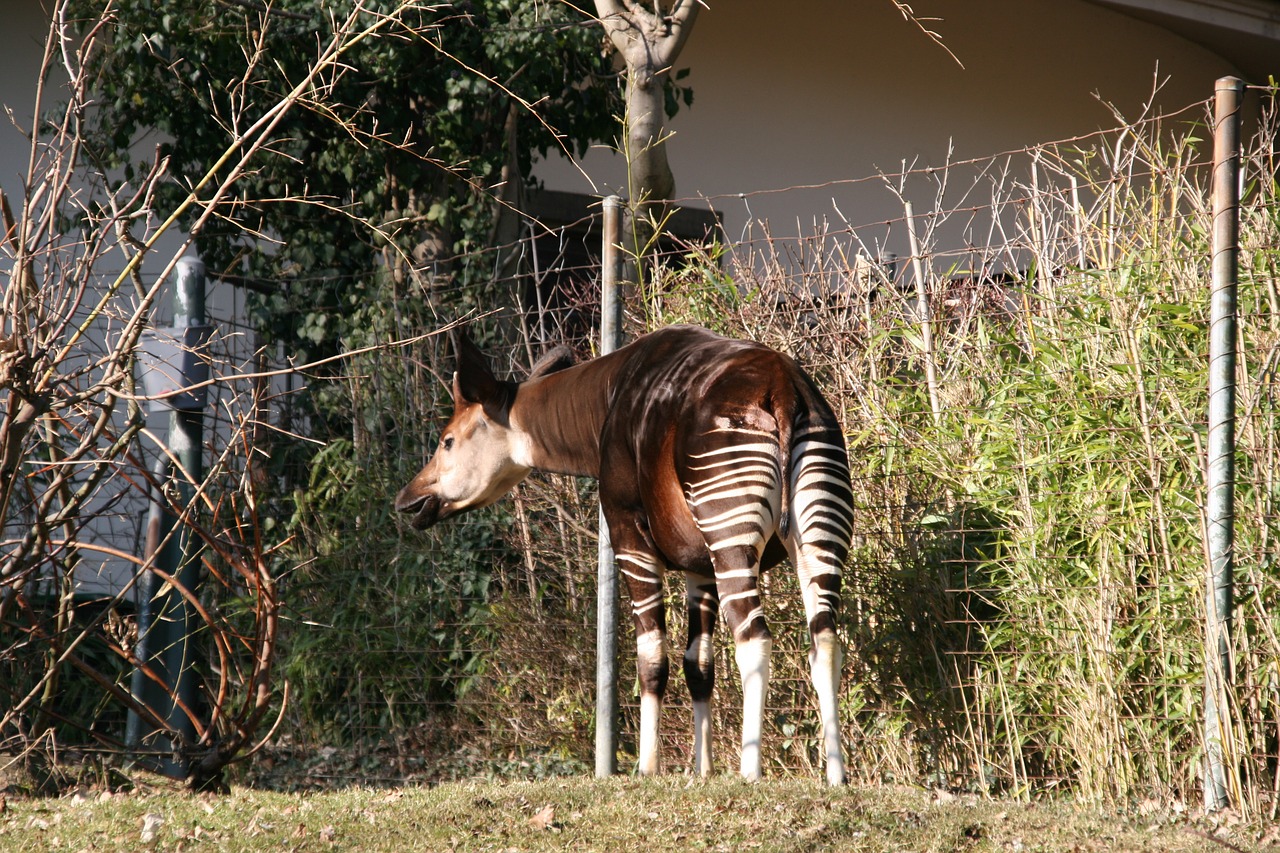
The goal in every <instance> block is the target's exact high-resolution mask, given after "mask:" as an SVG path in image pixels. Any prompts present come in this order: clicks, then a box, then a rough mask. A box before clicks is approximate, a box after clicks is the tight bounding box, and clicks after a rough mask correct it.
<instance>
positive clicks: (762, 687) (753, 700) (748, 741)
mask: <svg viewBox="0 0 1280 853" xmlns="http://www.w3.org/2000/svg"><path fill="white" fill-rule="evenodd" d="M772 649H773V642H772V641H770V640H768V639H759V640H747V641H744V642H740V643H738V644H737V646H736V647H735V649H734V658H735V659H736V661H737V664H738V672H739V674H740V675H741V677H742V777H743V778H744V779H747V780H750V781H755V780H757V779H759V778H760V773H761V761H760V738H761V735H762V734H763V732H764V703H765V697H766V696H767V694H768V692H769V653H770V651H772Z"/></svg>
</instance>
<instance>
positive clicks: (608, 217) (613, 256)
mask: <svg viewBox="0 0 1280 853" xmlns="http://www.w3.org/2000/svg"><path fill="white" fill-rule="evenodd" d="M603 230H604V235H603V238H602V239H603V244H604V250H603V255H602V261H601V267H602V268H601V274H600V354H601V355H606V354H608V353H611V352H613V351H614V350H615V349H617V348H618V347H619V346H621V345H622V298H621V294H620V289H621V285H622V261H623V256H622V247H621V243H622V200H621V199H619V198H618V197H617V196H609V197H608V198H606V199H605V200H604V226H603ZM599 529H600V550H599V555H598V557H599V559H598V563H597V565H596V578H597V584H596V776H597V777H598V778H604V777H606V776H612V775H613V774H614V773H615V772H617V754H618V606H619V605H618V568H617V563H616V561H615V560H614V555H613V544H612V543H611V542H610V541H609V526H608V524H607V523H606V522H605V518H604V509H603V508H601V510H600V528H599Z"/></svg>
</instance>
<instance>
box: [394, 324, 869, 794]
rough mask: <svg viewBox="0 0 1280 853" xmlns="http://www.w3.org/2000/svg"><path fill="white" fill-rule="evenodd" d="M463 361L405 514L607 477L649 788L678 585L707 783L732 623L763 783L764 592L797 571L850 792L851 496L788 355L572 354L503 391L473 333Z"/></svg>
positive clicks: (677, 338) (833, 446) (424, 521)
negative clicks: (547, 479) (676, 578)
mask: <svg viewBox="0 0 1280 853" xmlns="http://www.w3.org/2000/svg"><path fill="white" fill-rule="evenodd" d="M456 349H457V353H458V369H457V372H456V373H455V374H454V380H453V402H454V412H453V416H452V417H451V418H450V419H449V422H448V424H446V425H445V428H444V431H443V432H442V434H441V438H440V444H439V446H438V448H437V449H436V452H435V453H434V454H433V455H432V457H431V459H430V461H428V462H427V464H426V467H424V468H423V469H422V471H420V472H419V473H418V475H417V476H416V477H414V478H413V480H412V481H411V482H410V483H409V484H408V485H407V486H405V487H404V488H403V489H402V490H401V491H400V494H399V495H397V497H396V504H395V505H396V509H398V510H400V511H401V512H406V513H413V519H412V524H413V526H414V527H418V528H426V527H430V526H431V525H433V524H435V523H436V522H438V521H440V520H442V519H445V518H448V517H449V516H451V515H454V514H456V513H459V512H464V511H466V510H469V509H474V508H477V507H483V506H488V505H489V504H492V503H493V502H494V501H497V500H498V499H499V498H501V497H502V496H503V495H504V494H506V493H507V492H508V491H510V490H511V489H512V488H513V487H514V486H515V485H516V484H517V483H519V482H520V481H521V480H522V479H524V478H525V477H526V476H527V475H528V474H529V472H530V471H531V470H533V469H535V468H536V469H538V470H543V471H549V472H553V473H560V474H575V475H585V476H592V477H596V478H598V479H599V482H600V506H601V509H602V510H603V512H604V517H605V522H606V523H607V524H608V527H609V536H610V540H611V541H612V544H613V549H614V553H615V555H616V556H617V561H618V570H619V572H620V573H621V575H622V576H623V578H624V579H625V581H626V586H627V590H628V593H629V596H630V599H631V616H632V622H633V624H634V626H635V640H636V654H637V664H638V665H637V672H638V675H639V680H640V687H641V699H640V733H639V734H640V736H639V739H638V743H639V755H638V764H639V770H640V772H641V773H643V774H646V775H647V774H653V773H656V772H658V770H659V766H660V749H659V743H660V742H659V739H658V726H659V720H660V717H661V712H662V702H663V697H664V695H665V692H666V686H667V679H668V675H669V672H668V670H669V659H670V655H669V651H668V648H669V647H668V637H667V627H666V626H667V619H666V613H665V594H664V578H665V576H666V574H667V572H668V571H669V570H675V571H677V572H679V573H680V574H682V575H683V577H684V582H685V601H686V609H687V614H688V626H689V630H688V644H687V645H686V647H685V653H684V675H685V682H686V684H687V685H688V688H689V692H690V694H691V697H692V699H693V717H694V740H693V756H692V762H691V763H692V765H693V768H694V771H695V772H696V773H698V774H699V775H704V776H705V775H707V774H709V773H710V772H711V767H712V763H711V761H712V756H711V699H712V696H713V692H714V687H715V660H716V655H715V654H714V652H713V646H712V643H711V638H712V632H713V631H714V630H715V628H716V624H717V622H718V621H719V619H720V617H721V615H723V617H724V621H725V622H727V623H728V626H729V629H730V631H731V632H732V639H733V643H734V660H735V663H736V665H737V667H738V672H739V675H740V678H741V684H742V697H743V714H742V717H743V723H742V753H741V763H740V772H741V774H742V775H743V776H744V777H746V778H748V779H758V778H759V777H760V774H761V769H762V761H761V749H762V743H761V740H762V734H763V729H764V708H765V699H766V694H767V690H768V684H769V656H770V651H771V649H772V646H773V641H772V635H771V634H770V631H769V627H768V625H767V624H766V622H765V616H764V609H763V607H762V605H761V600H760V582H759V581H760V575H761V573H762V572H764V571H766V570H768V569H770V568H772V567H773V566H775V565H777V564H778V563H779V562H780V561H781V560H783V559H784V558H786V559H789V560H790V562H791V564H792V565H793V566H794V567H795V570H796V573H797V575H798V576H799V580H800V590H801V596H802V600H803V604H804V612H805V617H806V619H807V621H808V628H809V635H810V641H811V645H810V650H809V668H810V676H811V679H812V682H813V687H814V693H815V695H816V697H817V700H818V710H819V714H820V716H821V722H822V742H823V752H824V754H825V756H826V776H827V781H828V782H829V783H831V784H839V783H841V782H843V781H844V757H843V751H842V747H841V735H840V721H839V711H838V701H837V699H838V690H839V683H840V670H841V666H842V660H843V649H842V646H841V643H840V640H839V638H838V637H837V634H836V619H837V615H838V613H839V608H840V586H841V572H842V570H843V567H844V562H845V559H846V558H847V556H848V552H849V543H850V540H851V539H852V535H853V495H852V490H851V488H850V483H849V465H848V458H847V454H846V450H845V442H844V433H843V430H842V429H841V426H840V423H839V421H838V420H837V419H836V417H835V415H834V413H833V412H832V410H831V408H830V406H828V404H827V402H826V401H825V400H824V399H823V397H822V394H821V393H820V392H819V391H818V389H817V387H816V386H815V385H814V383H813V381H812V380H811V379H810V378H809V377H808V376H807V375H806V374H805V373H804V371H803V370H801V369H800V367H799V366H798V365H797V364H796V363H795V362H794V361H793V360H792V359H791V358H789V357H788V356H786V355H784V354H782V353H779V352H776V351H774V350H772V349H770V348H768V347H766V346H763V345H761V344H756V343H752V342H749V341H735V340H730V339H728V338H723V337H720V336H719V335H715V334H712V333H711V332H708V331H707V330H705V329H699V328H696V327H693V326H673V327H671V328H667V329H662V330H660V331H657V332H654V333H652V334H649V335H646V336H644V337H642V338H640V339H639V340H637V341H635V342H634V343H632V344H630V345H629V346H626V347H623V348H622V349H620V350H617V351H616V352H613V353H610V354H609V355H606V356H602V357H600V358H597V359H593V360H591V361H587V362H583V363H582V364H577V365H573V364H572V362H571V359H570V358H568V357H566V355H565V354H564V352H562V351H559V350H557V351H555V352H553V353H551V354H549V355H548V356H547V357H545V358H544V359H543V360H542V361H541V362H539V364H538V365H537V366H535V367H534V370H533V372H532V373H531V375H530V376H529V378H528V379H526V380H525V381H524V382H520V383H514V382H506V381H502V380H499V379H497V378H495V377H494V376H493V374H492V373H490V372H489V369H488V367H487V366H486V364H485V362H484V358H483V356H481V354H480V352H479V350H477V349H476V348H475V346H474V345H473V344H472V343H471V342H470V340H468V339H467V337H466V336H465V334H460V335H459V336H458V337H457V339H456Z"/></svg>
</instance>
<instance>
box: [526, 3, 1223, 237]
mask: <svg viewBox="0 0 1280 853" xmlns="http://www.w3.org/2000/svg"><path fill="white" fill-rule="evenodd" d="M709 5H710V8H709V9H706V10H704V11H703V12H702V13H701V15H700V16H699V18H698V22H697V25H696V28H695V30H694V32H693V34H692V36H691V37H690V40H689V42H688V44H687V46H686V48H685V53H684V55H683V56H682V58H681V61H680V63H679V64H680V65H681V66H686V67H688V68H689V69H690V74H689V76H688V77H687V78H686V80H685V82H687V83H688V84H690V85H691V86H692V87H693V90H694V102H693V106H692V107H691V108H688V109H686V110H683V111H682V112H681V113H680V114H679V115H677V116H676V118H675V120H674V121H672V123H671V130H672V131H673V132H674V133H675V138H674V139H673V140H672V141H671V143H670V146H669V157H670V160H671V164H672V169H673V171H674V173H675V178H676V195H677V196H679V197H681V198H682V199H685V200H687V203H691V204H695V205H698V204H699V201H698V199H700V198H705V199H708V200H709V201H710V203H711V204H712V205H714V206H715V207H716V208H717V209H718V210H720V211H721V212H722V213H723V214H724V215H725V218H726V226H727V233H728V234H729V235H730V237H733V236H735V235H736V234H738V233H739V231H740V229H741V228H742V227H743V225H744V224H745V223H746V221H747V219H748V217H749V215H750V216H754V217H756V218H761V219H767V220H769V221H770V223H771V225H772V229H773V232H774V234H775V235H777V236H795V234H796V231H797V222H800V223H801V225H800V229H801V230H802V231H805V229H806V228H807V227H808V226H809V225H810V224H811V223H812V222H813V220H814V218H815V217H818V218H821V217H823V216H831V215H832V214H833V200H834V202H835V203H836V204H837V205H838V206H839V208H840V210H841V211H843V213H844V214H845V215H846V216H847V217H848V218H849V219H850V221H851V222H853V223H855V224H856V223H859V222H874V221H877V220H880V219H883V218H886V217H889V216H900V215H901V211H900V209H899V208H897V207H896V202H895V201H894V199H893V198H892V197H891V196H890V195H889V194H888V193H886V192H885V191H884V190H883V188H882V187H881V186H880V185H879V184H878V183H877V182H875V181H871V182H869V183H868V184H867V185H866V186H865V187H863V188H850V187H845V188H821V189H812V190H791V191H789V192H785V193H771V194H762V195H754V196H751V197H749V198H748V199H747V201H746V203H744V202H743V201H742V200H740V199H738V197H737V196H738V194H739V193H748V194H750V193H756V192H758V191H761V190H778V189H782V188H786V187H795V186H803V185H812V184H824V183H827V182H830V181H839V180H846V179H851V178H862V177H867V176H873V175H875V174H877V172H878V171H879V170H883V171H886V172H893V171H897V170H898V169H899V168H900V166H901V164H902V162H903V161H904V160H905V161H907V162H913V161H914V162H916V163H917V164H918V165H920V166H939V165H942V164H943V163H944V162H945V159H946V155H947V149H948V145H949V143H954V146H955V155H954V156H955V157H957V158H969V157H982V156H986V155H990V154H996V153H999V152H1002V151H1006V150H1011V149H1017V148H1022V147H1024V146H1027V145H1030V144H1033V143H1038V142H1046V141H1051V140H1056V139H1063V138H1067V137H1072V136H1076V135H1080V134H1084V133H1089V132H1091V131H1094V130H1097V129H1100V128H1105V127H1111V126H1113V125H1114V120H1113V117H1112V114H1111V113H1110V111H1109V110H1108V109H1107V108H1106V107H1105V106H1103V104H1102V103H1101V102H1100V101H1099V100H1098V98H1097V97H1095V94H1096V95H1097V96H1100V97H1101V98H1102V99H1103V100H1105V101H1109V102H1111V103H1114V104H1115V105H1116V106H1117V107H1118V108H1119V109H1120V110H1121V111H1122V112H1123V113H1124V114H1125V115H1126V116H1136V115H1137V114H1138V112H1139V111H1140V109H1141V107H1142V105H1143V103H1144V102H1145V101H1146V100H1148V99H1149V98H1150V96H1151V94H1152V91H1153V85H1154V81H1155V79H1156V72H1157V68H1158V69H1159V75H1160V78H1161V79H1165V78H1167V82H1166V84H1165V86H1164V88H1163V89H1162V90H1161V91H1160V94H1159V98H1158V103H1159V104H1160V105H1161V106H1164V107H1165V108H1176V107H1181V106H1184V105H1186V104H1188V103H1190V102H1192V101H1196V100H1202V99H1208V98H1210V97H1211V96H1212V94H1213V83H1214V80H1215V79H1217V78H1218V77H1220V76H1222V75H1224V74H1228V73H1231V72H1232V67H1231V65H1230V64H1229V63H1228V62H1227V61H1226V60H1224V59H1223V58H1221V57H1219V56H1216V55H1214V54H1211V53H1209V52H1208V51H1207V50H1205V49H1203V48H1201V47H1198V46H1196V45H1194V44H1192V43H1191V42H1189V41H1186V40H1185V39H1182V38H1180V37H1178V36H1175V35H1173V34H1172V33H1169V32H1168V31H1166V30H1163V29H1161V28H1159V27H1156V26H1155V25H1152V24H1147V23H1142V22H1140V21H1137V20H1134V19H1132V18H1129V17H1126V16H1125V15H1122V14H1120V13H1119V12H1116V11H1113V10H1110V9H1105V8H1102V7H1099V6H1095V5H1093V4H1091V3H1086V2H1082V0H917V2H913V3H912V6H913V8H914V9H915V10H916V12H917V13H918V14H920V15H922V16H940V17H943V18H945V20H943V21H938V22H935V23H933V24H931V26H932V28H933V29H935V30H936V31H938V32H939V33H940V34H941V35H942V37H943V39H944V40H945V42H946V44H947V46H948V47H949V48H950V49H951V50H952V52H954V53H955V54H956V56H957V57H958V58H959V59H960V61H961V62H963V63H964V68H963V69H961V68H959V67H957V65H956V64H955V62H954V61H953V60H952V59H951V58H950V57H949V56H948V55H947V54H946V53H945V52H944V51H943V50H942V49H941V48H939V47H937V46H936V45H934V44H932V43H931V42H930V41H929V40H928V39H927V38H926V37H925V36H923V35H922V34H921V33H920V32H919V31H918V30H917V29H916V28H915V27H914V26H912V25H911V24H908V23H907V22H905V21H904V20H903V18H902V16H901V15H900V14H899V13H898V12H897V11H896V10H895V9H894V7H893V5H892V4H891V3H890V2H889V0H860V2H847V0H829V2H809V3H791V4H779V3H776V2H770V0H734V2H732V3H725V2H721V3H717V2H715V0H712V2H711V3H710V4H709ZM581 165H582V167H583V169H584V170H585V171H586V172H587V173H588V175H589V176H590V177H591V178H592V179H594V181H595V182H596V187H597V188H598V189H596V190H593V188H592V186H591V183H590V182H588V181H587V180H586V179H585V178H584V177H583V176H582V175H580V174H579V173H578V172H577V171H576V170H575V169H573V168H572V167H571V166H570V164H569V163H568V162H567V161H566V160H564V159H562V158H553V159H551V160H549V161H547V162H543V163H540V164H539V165H538V166H537V167H536V168H535V174H536V175H537V176H539V177H540V178H542V179H543V180H544V181H545V182H546V186H547V187H549V188H551V189H558V190H567V191H573V192H584V193H590V192H593V191H605V190H606V189H608V190H613V191H618V192H622V190H623V188H624V187H625V178H624V175H625V170H624V168H623V164H622V162H621V160H620V158H618V157H616V156H614V155H612V154H611V153H610V152H607V151H603V150H598V151H593V152H591V153H589V154H588V156H587V157H586V158H584V159H583V161H582V163H581ZM748 204H749V212H748ZM806 233H807V232H806Z"/></svg>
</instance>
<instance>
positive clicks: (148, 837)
mask: <svg viewBox="0 0 1280 853" xmlns="http://www.w3.org/2000/svg"><path fill="white" fill-rule="evenodd" d="M162 826H164V816H163V815H158V814H155V813H154V812H152V813H150V814H145V815H143V816H142V843H143V844H150V843H151V842H153V841H155V840H156V832H157V831H158V830H159V829H160V827H162Z"/></svg>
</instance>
